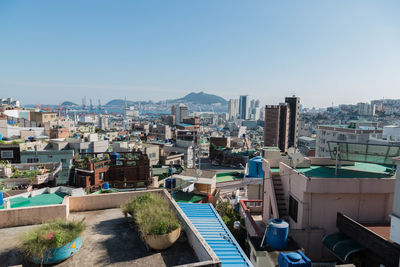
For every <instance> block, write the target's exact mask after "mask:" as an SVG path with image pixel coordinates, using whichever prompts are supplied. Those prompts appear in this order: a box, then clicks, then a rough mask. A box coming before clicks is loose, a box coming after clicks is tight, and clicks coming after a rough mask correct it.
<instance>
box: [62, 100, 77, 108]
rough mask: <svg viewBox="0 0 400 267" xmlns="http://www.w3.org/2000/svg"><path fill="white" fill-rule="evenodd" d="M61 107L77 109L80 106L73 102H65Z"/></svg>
mask: <svg viewBox="0 0 400 267" xmlns="http://www.w3.org/2000/svg"><path fill="white" fill-rule="evenodd" d="M61 106H68V107H77V106H78V104H76V103H74V102H71V101H64V102H62V104H61Z"/></svg>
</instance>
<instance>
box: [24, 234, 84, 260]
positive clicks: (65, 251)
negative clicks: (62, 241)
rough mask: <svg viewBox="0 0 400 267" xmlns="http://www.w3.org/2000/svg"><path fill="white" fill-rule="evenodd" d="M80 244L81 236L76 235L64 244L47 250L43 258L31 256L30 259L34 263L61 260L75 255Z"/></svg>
mask: <svg viewBox="0 0 400 267" xmlns="http://www.w3.org/2000/svg"><path fill="white" fill-rule="evenodd" d="M81 246H82V238H81V237H78V238H76V239H75V240H73V241H72V242H70V243H68V244H66V245H65V246H62V247H59V248H52V249H49V250H47V251H46V252H45V253H44V256H43V258H31V259H30V261H31V262H33V263H36V264H53V263H57V262H61V261H63V260H66V259H68V258H69V257H72V256H73V255H75V254H76V253H77V252H78V250H79V249H80V248H81Z"/></svg>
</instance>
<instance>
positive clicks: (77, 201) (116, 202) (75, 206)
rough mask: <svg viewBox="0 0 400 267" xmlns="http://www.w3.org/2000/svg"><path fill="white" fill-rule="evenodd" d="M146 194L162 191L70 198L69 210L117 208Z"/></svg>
mask: <svg viewBox="0 0 400 267" xmlns="http://www.w3.org/2000/svg"><path fill="white" fill-rule="evenodd" d="M146 192H162V190H161V189H155V190H147V191H129V192H120V193H113V194H98V195H86V196H77V197H70V198H69V208H70V211H71V212H74V211H86V210H101V209H112V208H119V207H120V206H121V205H122V204H124V203H125V202H126V201H127V200H129V199H131V198H132V197H134V196H139V195H142V194H144V193H146Z"/></svg>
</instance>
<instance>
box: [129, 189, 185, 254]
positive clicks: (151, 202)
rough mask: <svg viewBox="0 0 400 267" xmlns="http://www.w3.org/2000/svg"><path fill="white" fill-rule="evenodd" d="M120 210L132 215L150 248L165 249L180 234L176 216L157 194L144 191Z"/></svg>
mask: <svg viewBox="0 0 400 267" xmlns="http://www.w3.org/2000/svg"><path fill="white" fill-rule="evenodd" d="M122 211H123V212H124V214H125V215H126V216H127V215H128V214H130V215H132V217H133V218H134V220H135V222H136V224H137V227H138V229H139V232H140V234H141V235H142V237H143V239H144V241H145V242H146V244H147V245H148V246H149V247H150V248H152V249H155V250H163V249H167V248H169V247H170V246H172V245H173V244H174V243H175V242H176V240H177V239H178V238H179V236H180V233H181V227H180V224H179V221H178V218H177V216H176V214H175V213H174V211H173V210H172V209H171V207H170V206H169V203H168V202H167V201H166V200H165V199H164V198H163V197H162V196H161V195H159V194H151V193H146V194H144V195H141V196H138V197H135V198H133V199H131V200H129V201H127V202H126V203H125V204H124V205H123V206H122Z"/></svg>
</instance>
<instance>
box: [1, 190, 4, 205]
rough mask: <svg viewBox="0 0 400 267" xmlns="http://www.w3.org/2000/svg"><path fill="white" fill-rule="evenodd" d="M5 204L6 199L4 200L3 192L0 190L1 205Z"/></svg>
mask: <svg viewBox="0 0 400 267" xmlns="http://www.w3.org/2000/svg"><path fill="white" fill-rule="evenodd" d="M3 204H4V200H3V192H1V191H0V205H3Z"/></svg>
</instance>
